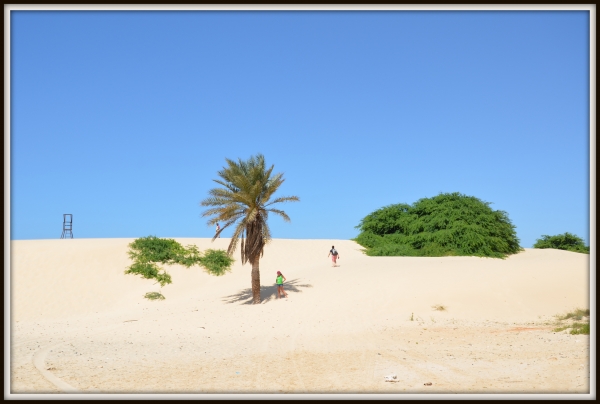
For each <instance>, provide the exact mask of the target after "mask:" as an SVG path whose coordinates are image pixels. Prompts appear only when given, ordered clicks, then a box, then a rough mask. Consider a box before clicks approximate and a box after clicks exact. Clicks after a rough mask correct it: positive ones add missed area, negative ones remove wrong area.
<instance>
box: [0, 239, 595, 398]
mask: <svg viewBox="0 0 600 404" xmlns="http://www.w3.org/2000/svg"><path fill="white" fill-rule="evenodd" d="M175 239H176V240H177V241H178V242H180V243H181V244H182V245H184V246H185V245H189V244H195V245H197V246H198V247H199V248H200V249H201V250H204V249H207V248H222V249H226V248H227V245H228V243H229V241H230V240H229V239H227V238H221V239H217V240H215V242H211V240H210V239H200V238H197V239H196V238H193V239H192V238H175ZM132 241H133V239H72V240H71V239H67V240H19V241H11V245H10V246H11V256H10V302H11V305H10V393H11V394H16V395H18V394H35V393H45V394H52V393H54V394H61V393H76V394H84V393H95V394H99V393H122V394H127V393H144V394H148V393H193V394H202V393H245V394H251V393H264V394H269V393H271V394H272V393H278V394H317V393H322V394H329V393H346V394H350V393H351V394H368V393H377V394H382V393H396V394H431V393H437V394H439V393H446V394H472V393H477V394H495V393H496V394H497V393H500V394H514V393H519V394H526V393H537V394H545V393H549V394H558V393H570V394H593V395H594V396H595V381H594V378H593V377H592V380H590V370H592V372H593V374H595V363H593V364H592V369H590V336H588V335H570V334H567V333H566V332H553V329H554V328H555V326H554V321H555V319H556V318H555V316H557V315H560V314H564V313H566V312H569V311H572V310H573V309H575V308H582V309H588V308H590V272H589V271H590V256H589V255H585V254H578V253H572V252H566V251H560V250H550V249H548V250H535V249H525V251H523V252H521V253H519V254H516V255H513V256H510V257H509V258H507V259H505V260H501V259H491V258H477V257H444V258H421V257H420V258H414V257H368V256H366V255H364V254H363V253H362V252H361V248H360V246H359V245H357V244H356V243H354V242H353V241H349V240H284V239H274V240H272V242H271V243H270V244H268V245H267V247H266V248H265V251H264V256H263V258H262V259H261V261H260V273H261V285H262V292H261V294H262V299H263V300H262V304H260V305H252V304H250V303H251V290H250V265H249V264H247V265H241V262H240V258H239V250H238V251H236V253H235V256H234V258H235V259H236V262H235V264H234V265H233V268H232V271H231V272H229V273H227V274H226V275H224V276H221V277H215V276H212V275H209V274H207V273H205V272H204V271H203V270H202V268H199V267H191V268H185V267H181V266H168V267H167V271H168V272H169V273H170V274H171V276H172V279H173V283H172V284H170V285H167V286H165V287H164V288H162V294H163V295H164V296H165V297H166V300H162V301H149V300H147V299H145V298H144V297H143V296H144V294H145V293H146V292H151V291H159V290H160V288H159V285H154V284H153V281H151V280H146V279H142V278H141V277H138V276H134V275H125V274H124V270H125V269H126V267H127V266H128V265H130V263H131V262H130V260H129V257H128V256H127V251H128V244H129V243H130V242H132ZM331 245H335V246H336V249H337V250H338V251H339V253H340V259H339V261H338V264H339V266H337V267H332V266H331V261H330V259H329V258H327V254H328V252H329V249H330V248H331ZM278 270H280V271H282V272H283V274H284V275H285V277H286V278H287V282H286V284H285V289H286V290H287V293H288V294H289V297H288V298H287V299H276V289H275V286H274V284H275V277H276V271H278ZM440 305H441V306H444V308H445V310H443V311H440V310H436V309H435V308H434V306H440ZM592 329H593V328H592ZM591 353H592V356H593V355H595V346H594V347H593V349H592V352H591ZM391 374H395V375H396V379H395V380H394V381H392V382H387V381H385V376H388V375H391ZM429 384H430V385H429Z"/></svg>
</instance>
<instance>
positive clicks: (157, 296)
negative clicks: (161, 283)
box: [144, 292, 165, 300]
mask: <svg viewBox="0 0 600 404" xmlns="http://www.w3.org/2000/svg"><path fill="white" fill-rule="evenodd" d="M144 297H145V298H146V299H148V300H165V297H164V296H163V295H162V293H159V292H148V293H146V294H145V295H144Z"/></svg>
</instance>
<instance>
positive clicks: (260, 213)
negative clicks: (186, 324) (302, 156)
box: [200, 154, 300, 304]
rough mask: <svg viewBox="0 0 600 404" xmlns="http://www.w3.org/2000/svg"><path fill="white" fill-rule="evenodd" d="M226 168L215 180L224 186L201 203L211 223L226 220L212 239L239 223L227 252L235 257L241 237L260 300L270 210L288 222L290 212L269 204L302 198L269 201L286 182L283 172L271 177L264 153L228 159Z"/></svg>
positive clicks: (254, 293) (254, 292) (255, 295)
mask: <svg viewBox="0 0 600 404" xmlns="http://www.w3.org/2000/svg"><path fill="white" fill-rule="evenodd" d="M225 160H226V161H227V165H228V166H227V167H223V169H222V170H221V171H219V172H218V173H217V174H218V175H219V177H221V179H218V180H213V181H214V182H216V183H217V184H220V185H222V186H223V187H224V188H213V189H211V190H210V191H209V194H210V197H208V198H206V199H205V200H203V201H202V202H200V205H201V206H210V208H209V209H207V210H206V211H205V212H204V213H202V216H203V217H206V216H212V218H211V219H210V220H209V221H208V224H209V225H214V224H215V223H219V222H223V223H224V225H223V226H222V227H221V229H220V230H219V231H218V232H217V233H216V234H215V235H214V237H213V241H214V240H215V239H216V238H217V237H218V236H219V235H220V234H221V232H222V231H223V230H225V229H226V228H227V227H229V226H232V225H236V226H235V230H234V232H233V236H232V237H231V242H230V243H229V247H228V248H227V254H228V255H229V256H232V255H233V253H234V252H235V249H236V247H237V243H238V239H239V238H241V239H242V264H245V263H246V262H248V261H249V262H250V264H251V265H252V297H253V302H254V304H257V303H260V272H259V265H258V263H259V260H260V257H262V255H263V248H264V246H265V244H267V243H268V242H269V241H270V240H271V231H270V230H269V226H268V224H267V219H268V217H269V212H272V213H275V214H277V215H279V216H281V217H282V218H283V220H285V221H286V222H289V221H290V218H289V217H288V215H287V214H286V213H285V212H284V211H282V210H279V209H274V208H271V207H270V206H271V205H273V204H276V203H280V202H294V201H299V200H300V198H298V197H297V196H282V197H278V198H275V199H273V200H270V199H271V197H272V196H273V194H274V193H275V191H277V189H278V188H279V187H280V186H281V184H283V181H285V180H284V179H283V174H282V173H278V174H275V175H274V176H273V177H271V173H272V172H273V168H274V166H273V165H272V166H271V168H269V169H266V166H265V158H264V156H263V155H262V154H257V155H256V156H252V157H250V159H249V160H248V161H242V160H241V159H238V162H235V161H233V160H229V159H225Z"/></svg>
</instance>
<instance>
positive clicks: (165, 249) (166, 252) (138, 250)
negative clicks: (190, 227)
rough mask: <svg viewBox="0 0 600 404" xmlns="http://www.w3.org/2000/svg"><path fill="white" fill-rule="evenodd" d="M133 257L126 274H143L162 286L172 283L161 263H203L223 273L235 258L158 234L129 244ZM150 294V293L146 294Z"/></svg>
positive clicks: (206, 266) (130, 255)
mask: <svg viewBox="0 0 600 404" xmlns="http://www.w3.org/2000/svg"><path fill="white" fill-rule="evenodd" d="M129 248H130V249H129V252H128V254H129V257H130V258H131V259H132V260H133V263H132V264H131V265H130V266H129V267H128V268H127V270H126V271H125V273H126V274H134V275H140V276H141V277H143V278H145V279H154V280H156V282H157V283H159V284H160V286H161V287H163V286H165V285H167V284H169V283H172V280H171V275H169V274H168V273H167V272H166V271H165V269H164V268H161V267H159V266H158V265H157V263H158V264H166V265H173V264H179V265H184V266H185V267H186V268H189V267H191V266H192V265H200V266H202V267H204V268H205V269H206V272H208V273H210V274H212V275H216V276H220V275H223V274H225V272H227V271H231V265H232V264H233V262H234V260H233V258H231V257H229V256H228V255H227V252H225V251H223V250H206V252H205V253H204V254H201V253H200V251H198V247H196V246H195V245H188V246H187V248H184V247H183V246H182V245H181V244H179V243H178V242H177V241H175V240H173V239H162V238H158V237H155V236H148V237H142V238H138V239H136V240H135V241H133V242H132V243H131V244H129ZM146 297H147V296H146Z"/></svg>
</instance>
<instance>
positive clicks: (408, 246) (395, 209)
mask: <svg viewBox="0 0 600 404" xmlns="http://www.w3.org/2000/svg"><path fill="white" fill-rule="evenodd" d="M489 205H490V203H489V202H483V201H481V200H479V199H477V198H475V197H473V196H466V195H462V194H460V193H457V192H455V193H442V194H439V195H438V196H435V197H433V198H423V199H419V200H418V201H417V202H415V203H414V204H412V205H407V204H395V205H389V206H385V207H383V208H381V209H378V210H376V211H374V212H372V213H371V214H369V215H367V216H365V217H364V218H363V219H362V220H361V222H360V224H359V225H358V226H356V228H357V229H359V230H360V231H361V232H360V234H359V235H358V236H357V237H356V238H355V239H354V240H355V241H356V242H357V243H358V244H360V245H361V246H363V247H365V253H366V254H367V255H372V256H421V257H440V256H448V255H459V256H480V257H495V258H504V257H506V256H507V255H509V254H514V253H517V252H518V251H521V247H520V246H519V239H518V238H517V235H516V232H515V226H513V224H512V223H511V222H510V220H509V219H508V215H507V214H506V212H503V211H497V210H492V209H491V208H490V206H489Z"/></svg>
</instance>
